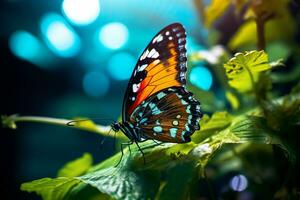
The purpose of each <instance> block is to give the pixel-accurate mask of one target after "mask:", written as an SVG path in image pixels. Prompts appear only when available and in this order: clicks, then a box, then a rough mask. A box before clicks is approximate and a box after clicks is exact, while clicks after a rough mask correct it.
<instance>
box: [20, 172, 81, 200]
mask: <svg viewBox="0 0 300 200" xmlns="http://www.w3.org/2000/svg"><path fill="white" fill-rule="evenodd" d="M79 182H80V181H79V180H77V179H74V178H68V177H59V178H55V179H51V178H43V179H39V180H35V181H32V182H29V183H23V184H22V186H21V190H23V191H27V192H36V193H37V194H39V195H41V196H42V197H43V199H44V200H53V199H57V200H59V199H65V198H66V197H67V195H68V194H69V192H70V191H71V190H72V188H74V187H75V186H76V185H77V184H78V183H79Z"/></svg>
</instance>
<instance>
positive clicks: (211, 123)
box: [192, 112, 232, 143]
mask: <svg viewBox="0 0 300 200" xmlns="http://www.w3.org/2000/svg"><path fill="white" fill-rule="evenodd" d="M231 121H232V116H231V115H230V114H229V113H227V112H216V113H214V114H213V115H212V116H211V118H209V117H208V116H207V115H204V116H203V118H202V119H201V121H200V127H201V129H200V130H199V131H196V132H195V133H194V134H193V135H192V140H193V141H194V142H195V143H198V142H200V141H202V140H203V139H204V138H207V137H209V136H210V135H212V134H214V133H216V132H217V131H221V130H223V129H224V128H226V127H227V126H229V125H230V123H231Z"/></svg>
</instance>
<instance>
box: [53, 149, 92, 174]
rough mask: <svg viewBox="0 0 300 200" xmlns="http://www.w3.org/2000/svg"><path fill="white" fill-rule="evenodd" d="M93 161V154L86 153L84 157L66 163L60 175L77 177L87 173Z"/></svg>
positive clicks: (59, 172)
mask: <svg viewBox="0 0 300 200" xmlns="http://www.w3.org/2000/svg"><path fill="white" fill-rule="evenodd" d="M92 163H93V158H92V156H91V154H89V153H85V154H83V156H82V157H80V158H78V159H76V160H74V161H71V162H69V163H67V164H65V165H64V166H63V167H62V169H60V170H59V171H58V174H57V176H58V177H75V176H79V175H82V174H83V173H85V172H86V171H87V170H88V169H89V168H90V167H91V166H92Z"/></svg>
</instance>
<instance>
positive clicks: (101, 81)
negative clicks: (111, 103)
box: [82, 71, 109, 97]
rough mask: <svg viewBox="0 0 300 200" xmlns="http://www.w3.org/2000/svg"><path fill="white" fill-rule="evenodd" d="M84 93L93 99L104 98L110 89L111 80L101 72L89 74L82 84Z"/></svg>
mask: <svg viewBox="0 0 300 200" xmlns="http://www.w3.org/2000/svg"><path fill="white" fill-rule="evenodd" d="M82 86H83V90H84V92H85V93H86V94H87V95H88V96H91V97H101V96H104V95H105V94H106V93H107V92H108V89H109V79H108V77H107V76H106V75H105V74H103V73H101V72H93V71H92V72H88V73H87V74H85V76H84V78H83V82H82Z"/></svg>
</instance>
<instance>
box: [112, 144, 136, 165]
mask: <svg viewBox="0 0 300 200" xmlns="http://www.w3.org/2000/svg"><path fill="white" fill-rule="evenodd" d="M132 144H133V142H132V141H130V142H124V143H122V144H121V158H120V160H119V162H118V163H117V164H116V165H115V167H117V166H118V165H119V164H120V163H121V161H122V158H123V156H124V146H125V145H127V146H128V149H129V152H130V154H131V150H130V145H132Z"/></svg>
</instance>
